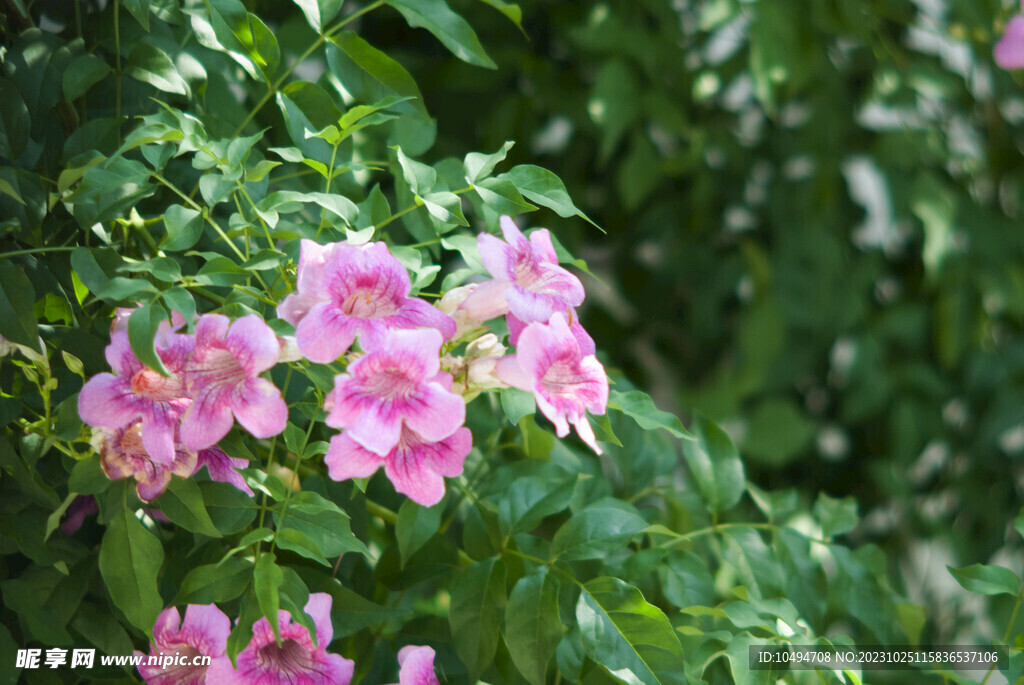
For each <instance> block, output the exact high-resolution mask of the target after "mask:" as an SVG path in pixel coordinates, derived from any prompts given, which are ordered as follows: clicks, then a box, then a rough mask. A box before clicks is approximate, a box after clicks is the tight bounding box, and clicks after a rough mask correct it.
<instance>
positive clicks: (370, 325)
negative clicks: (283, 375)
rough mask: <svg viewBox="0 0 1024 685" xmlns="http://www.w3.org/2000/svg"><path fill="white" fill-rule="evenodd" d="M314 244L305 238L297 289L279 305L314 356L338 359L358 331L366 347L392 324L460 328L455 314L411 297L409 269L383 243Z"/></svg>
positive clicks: (318, 359)
mask: <svg viewBox="0 0 1024 685" xmlns="http://www.w3.org/2000/svg"><path fill="white" fill-rule="evenodd" d="M313 245H315V243H311V241H303V243H302V249H303V256H302V258H300V263H299V285H298V288H297V291H296V293H295V294H293V295H289V296H288V298H285V301H284V302H282V303H281V305H280V306H279V307H278V314H279V315H280V316H281V317H282V318H285V319H286V320H289V321H291V322H292V323H294V324H295V338H296V340H297V342H298V345H299V349H300V350H301V351H302V353H303V354H304V355H306V357H307V358H308V359H309V360H310V361H314V362H318V363H327V362H331V361H334V360H335V359H337V358H338V357H339V356H340V355H341V354H342V353H343V352H345V351H346V350H347V349H348V348H349V347H351V346H352V343H353V341H355V339H356V336H359V338H360V342H361V343H362V345H363V347H364V348H368V347H372V346H374V345H376V344H377V342H378V341H379V340H380V338H381V335H382V334H383V333H384V332H385V331H388V330H391V329H410V328H421V327H424V328H435V329H437V330H439V331H441V333H443V334H444V337H445V338H450V337H452V336H453V335H454V334H455V322H454V321H453V320H452V319H451V317H449V316H447V315H445V314H443V313H442V312H441V311H440V310H438V309H437V308H435V307H433V306H431V305H429V304H427V303H426V302H424V301H423V300H420V299H417V298H414V297H409V291H410V290H411V289H412V285H411V283H410V282H409V274H408V273H407V272H406V270H405V267H404V266H402V263H401V262H399V261H398V260H397V259H396V258H395V257H394V256H393V255H392V254H391V253H390V252H389V251H388V248H387V245H385V244H384V243H369V244H367V245H364V246H359V247H353V246H344V248H341V247H339V248H334V249H333V250H330V251H328V250H327V249H324V248H320V247H313ZM306 252H310V255H309V256H308V257H307V256H306ZM306 272H309V273H306ZM311 274H312V275H315V277H316V283H313V280H314V278H311Z"/></svg>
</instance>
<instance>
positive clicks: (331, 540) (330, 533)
mask: <svg viewBox="0 0 1024 685" xmlns="http://www.w3.org/2000/svg"><path fill="white" fill-rule="evenodd" d="M282 510H283V505H281V504H278V505H275V506H274V509H273V511H274V521H275V522H276V523H277V528H278V530H279V531H280V530H282V529H284V528H286V527H287V528H294V529H295V530H298V531H299V532H301V533H304V534H305V535H306V536H307V537H309V538H310V539H311V540H313V541H314V542H315V543H316V544H317V545H318V546H319V547H320V550H321V551H322V552H323V554H324V556H327V557H331V558H333V557H337V556H338V555H339V554H342V553H344V552H358V553H360V554H365V555H369V553H370V552H369V550H367V549H366V546H365V545H364V544H363V543H362V542H360V541H359V539H358V538H357V537H356V536H355V535H353V534H352V530H351V528H350V527H349V517H348V515H347V514H346V513H345V512H343V511H342V510H341V509H339V508H338V505H336V504H334V503H333V502H330V501H328V500H326V499H324V498H323V497H321V496H320V495H318V494H316V493H315V492H300V493H299V494H297V495H295V496H294V497H292V499H291V501H290V502H289V503H288V508H287V511H286V512H285V513H284V514H282V513H281V512H282Z"/></svg>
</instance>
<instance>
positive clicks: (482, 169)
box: [462, 140, 515, 183]
mask: <svg viewBox="0 0 1024 685" xmlns="http://www.w3.org/2000/svg"><path fill="white" fill-rule="evenodd" d="M513 145H515V141H512V140H506V141H505V144H504V145H502V146H501V148H500V149H499V150H498V151H497V152H493V153H491V154H489V155H488V154H485V153H483V152H470V153H468V154H467V155H466V158H465V160H463V163H462V166H463V167H464V168H465V169H466V180H467V181H469V182H470V183H476V182H477V181H480V180H481V179H484V178H487V177H488V176H490V175H491V172H492V171H494V167H496V166H497V165H498V163H499V162H501V161H502V160H503V159H505V157H506V155H508V151H509V150H511V149H512V146H513Z"/></svg>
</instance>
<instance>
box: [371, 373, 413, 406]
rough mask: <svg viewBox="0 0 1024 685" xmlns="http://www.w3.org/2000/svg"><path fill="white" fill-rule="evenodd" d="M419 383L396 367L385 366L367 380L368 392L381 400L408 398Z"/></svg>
mask: <svg viewBox="0 0 1024 685" xmlns="http://www.w3.org/2000/svg"><path fill="white" fill-rule="evenodd" d="M418 386H419V383H418V382H417V381H416V380H414V379H412V378H410V377H409V375H408V373H406V371H404V370H403V369H400V368H398V367H396V366H385V367H384V368H382V369H377V370H376V371H375V372H374V373H373V375H371V376H370V377H369V378H367V379H366V384H365V386H364V387H365V388H366V390H367V392H369V393H371V394H373V395H376V396H377V397H380V398H381V399H397V398H400V397H402V398H404V397H408V396H409V395H411V394H412V393H413V391H415V390H416V388H417V387H418Z"/></svg>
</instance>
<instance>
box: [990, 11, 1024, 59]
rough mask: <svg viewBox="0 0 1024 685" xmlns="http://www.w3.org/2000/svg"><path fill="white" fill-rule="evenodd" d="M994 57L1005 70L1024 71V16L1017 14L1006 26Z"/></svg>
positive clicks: (994, 51)
mask: <svg viewBox="0 0 1024 685" xmlns="http://www.w3.org/2000/svg"><path fill="white" fill-rule="evenodd" d="M993 57H994V58H995V60H996V64H998V65H999V66H1000V67H1002V68H1003V69H1024V14H1017V15H1015V16H1013V17H1012V18H1011V19H1010V23H1009V24H1007V25H1006V31H1004V32H1003V37H1002V38H1000V39H999V42H998V43H996V47H995V49H994V50H993Z"/></svg>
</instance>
